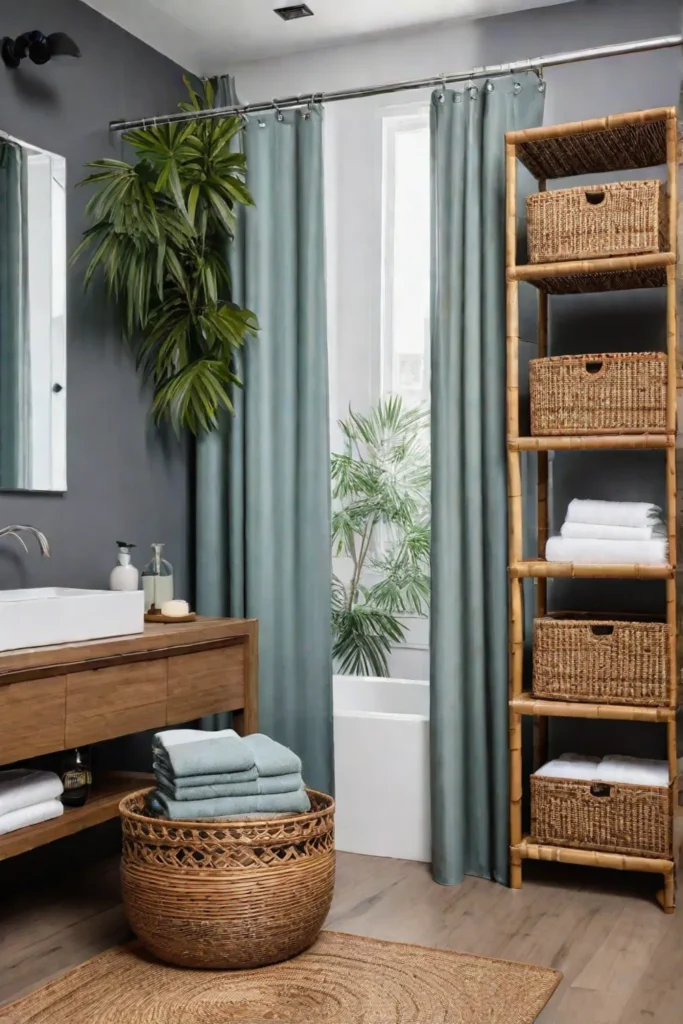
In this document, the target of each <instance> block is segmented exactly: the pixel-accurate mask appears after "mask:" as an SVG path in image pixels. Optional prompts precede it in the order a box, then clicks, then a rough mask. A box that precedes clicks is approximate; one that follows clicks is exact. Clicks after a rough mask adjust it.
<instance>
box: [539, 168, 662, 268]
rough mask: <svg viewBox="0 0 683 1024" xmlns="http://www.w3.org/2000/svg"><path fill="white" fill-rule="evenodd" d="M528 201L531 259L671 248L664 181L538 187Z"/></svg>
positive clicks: (555, 259) (548, 260)
mask: <svg viewBox="0 0 683 1024" xmlns="http://www.w3.org/2000/svg"><path fill="white" fill-rule="evenodd" d="M526 203H527V235H528V244H529V262H530V263H556V262H562V261H563V260H585V259H597V258H599V257H600V256H628V255H635V254H637V253H646V252H665V251H666V250H667V249H668V238H667V209H666V194H665V191H664V188H663V187H662V183H661V182H660V181H620V182H616V183H615V184H612V185H591V186H582V187H579V188H563V189H557V190H555V191H552V192H536V193H534V194H532V195H530V196H528V197H527V201H526Z"/></svg>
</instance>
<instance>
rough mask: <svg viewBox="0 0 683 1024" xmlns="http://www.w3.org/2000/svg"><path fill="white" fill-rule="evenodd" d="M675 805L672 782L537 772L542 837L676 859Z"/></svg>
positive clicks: (538, 836)
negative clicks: (581, 777) (662, 783)
mask: <svg viewBox="0 0 683 1024" xmlns="http://www.w3.org/2000/svg"><path fill="white" fill-rule="evenodd" d="M673 811H674V796H673V787H672V786H668V787H667V786H633V785H629V784H626V783H613V782H590V781H585V780H578V779H553V778H550V777H548V776H543V775H532V776H531V836H532V839H533V841H534V842H537V843H548V844H549V845H551V846H571V847H575V848H576V847H578V848H580V849H586V850H601V851H604V852H605V853H621V854H624V855H625V856H632V857H654V858H661V859H664V860H670V859H671V857H672V856H673Z"/></svg>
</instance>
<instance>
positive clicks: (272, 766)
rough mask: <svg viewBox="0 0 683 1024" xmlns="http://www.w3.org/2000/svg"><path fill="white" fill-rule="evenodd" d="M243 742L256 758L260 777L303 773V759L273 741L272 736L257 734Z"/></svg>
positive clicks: (245, 738) (247, 737) (255, 761)
mask: <svg viewBox="0 0 683 1024" xmlns="http://www.w3.org/2000/svg"><path fill="white" fill-rule="evenodd" d="M242 742H243V743H244V745H245V746H246V747H247V748H248V750H249V751H250V753H251V755H252V757H253V758H254V763H255V764H256V769H257V771H258V773H259V777H263V776H268V777H270V776H272V775H294V774H296V773H297V772H299V773H300V772H301V758H299V757H297V756H296V754H294V753H292V751H291V750H290V749H289V747H284V746H283V745H282V744H281V743H276V742H275V740H271V738H270V736H264V735H263V733H260V732H257V733H254V735H253V736H245V737H244V739H243V741H242Z"/></svg>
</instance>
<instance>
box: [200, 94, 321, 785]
mask: <svg viewBox="0 0 683 1024" xmlns="http://www.w3.org/2000/svg"><path fill="white" fill-rule="evenodd" d="M217 84H218V95H217V102H218V103H221V104H228V103H234V102H236V97H235V93H234V87H233V85H232V80H231V79H229V78H226V79H222V80H219V82H218V83H217ZM244 147H245V151H246V155H247V166H248V182H249V187H250V188H251V191H252V193H253V195H254V198H255V201H256V207H255V209H249V210H247V211H245V212H244V215H243V216H241V218H240V223H239V226H238V232H237V237H236V241H235V244H234V245H233V246H232V247H231V254H230V255H231V270H232V278H233V296H234V299H235V301H236V302H239V303H240V304H244V305H246V306H248V307H249V308H250V309H253V310H255V312H256V313H257V315H258V317H259V320H260V325H261V331H260V333H259V335H258V337H257V338H255V339H253V340H250V341H248V342H247V345H246V348H245V351H244V353H243V357H242V359H241V373H242V378H243V380H244V385H245V386H244V391H243V392H239V391H238V392H237V394H236V395H235V404H236V411H237V414H236V416H235V418H234V420H232V421H231V422H226V423H225V427H224V430H223V431H222V432H220V433H216V434H212V435H208V436H206V437H204V438H203V439H202V440H201V441H200V442H199V444H198V447H197V474H196V475H197V480H196V522H197V526H196V529H197V544H196V552H197V607H198V610H199V611H200V612H201V613H203V614H208V615H224V614H230V615H233V616H248V617H255V618H258V619H259V620H260V633H259V728H260V729H261V731H263V732H266V733H268V734H269V735H271V736H273V737H274V738H275V739H277V740H279V741H280V742H282V743H285V744H286V745H287V746H289V747H291V748H292V749H294V750H295V751H296V752H297V753H298V754H299V755H300V756H301V758H302V760H303V764H304V774H305V779H306V782H307V784H308V785H310V786H313V787H314V788H316V789H321V790H323V791H325V792H332V791H333V753H332V655H331V627H330V592H331V554H330V532H331V526H330V517H331V512H330V469H329V465H330V445H329V408H328V377H327V330H326V292H325V272H324V265H325V251H324V222H323V167H322V111H321V109H320V108H318V107H313V108H311V109H307V110H303V111H290V112H287V113H271V114H264V115H262V116H259V117H253V118H250V119H249V121H248V124H247V127H246V130H245V133H244Z"/></svg>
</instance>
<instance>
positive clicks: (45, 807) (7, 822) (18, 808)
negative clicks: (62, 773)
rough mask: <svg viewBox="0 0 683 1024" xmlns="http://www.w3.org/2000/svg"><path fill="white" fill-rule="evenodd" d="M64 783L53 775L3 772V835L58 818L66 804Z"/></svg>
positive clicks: (0, 826) (0, 812)
mask: <svg viewBox="0 0 683 1024" xmlns="http://www.w3.org/2000/svg"><path fill="white" fill-rule="evenodd" d="M63 792H64V786H63V785H62V780H61V779H60V778H59V776H58V775H55V773H54V772H42V771H34V770H32V769H30V768H10V769H9V770H8V771H4V772H0V836H4V835H7V833H8V832H16V831H17V829H20V828H26V827H27V826H28V825H37V824H38V823H39V822H41V821H49V820H50V819H51V818H59V816H60V815H61V814H63V813H64V805H63V804H62V802H61V800H60V799H59V798H60V797H61V795H62V793H63Z"/></svg>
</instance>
